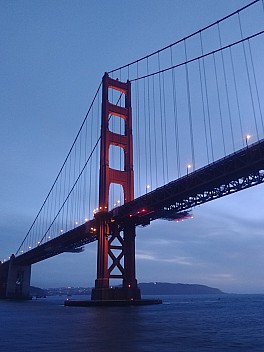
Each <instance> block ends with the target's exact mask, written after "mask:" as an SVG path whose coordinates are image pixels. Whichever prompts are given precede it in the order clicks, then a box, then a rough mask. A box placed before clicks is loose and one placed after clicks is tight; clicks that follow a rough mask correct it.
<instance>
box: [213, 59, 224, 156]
mask: <svg viewBox="0 0 264 352" xmlns="http://www.w3.org/2000/svg"><path fill="white" fill-rule="evenodd" d="M213 62H214V73H215V81H216V91H217V101H218V110H219V115H220V124H221V134H222V141H223V149H224V156H226V148H225V134H224V127H223V116H222V115H223V114H222V108H221V101H220V93H219V82H218V75H217V70H216V62H215V54H214V53H213Z"/></svg>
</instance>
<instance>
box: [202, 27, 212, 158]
mask: <svg viewBox="0 0 264 352" xmlns="http://www.w3.org/2000/svg"><path fill="white" fill-rule="evenodd" d="M200 43H201V51H202V55H204V50H203V38H202V34H201V32H200ZM202 63H203V76H204V85H205V96H206V108H207V109H206V110H207V116H208V127H209V137H210V145H211V154H212V161H214V147H213V139H212V128H211V117H210V109H209V99H208V87H207V79H206V70H205V61H204V57H203V58H202Z"/></svg>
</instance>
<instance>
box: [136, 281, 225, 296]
mask: <svg viewBox="0 0 264 352" xmlns="http://www.w3.org/2000/svg"><path fill="white" fill-rule="evenodd" d="M138 286H139V287H140V289H141V294H143V295H200V294H224V292H222V291H221V290H219V289H218V288H213V287H209V286H205V285H198V284H180V283H178V284H171V283H167V282H149V283H140V284H139V285H138Z"/></svg>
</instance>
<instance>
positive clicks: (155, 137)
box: [152, 76, 158, 187]
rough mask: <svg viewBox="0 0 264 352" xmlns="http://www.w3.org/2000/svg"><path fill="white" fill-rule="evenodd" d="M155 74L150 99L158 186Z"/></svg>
mask: <svg viewBox="0 0 264 352" xmlns="http://www.w3.org/2000/svg"><path fill="white" fill-rule="evenodd" d="M155 92H156V89H155V76H153V77H152V99H153V129H154V160H155V180H156V187H158V161H157V159H158V156H157V128H156V127H157V122H156V103H155V102H156V97H155Z"/></svg>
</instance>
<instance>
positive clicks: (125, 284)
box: [92, 73, 141, 301]
mask: <svg viewBox="0 0 264 352" xmlns="http://www.w3.org/2000/svg"><path fill="white" fill-rule="evenodd" d="M111 89H113V90H115V91H117V92H120V94H124V96H125V99H124V104H123V105H124V106H119V105H115V104H113V103H110V102H109V99H108V96H109V91H110V90H111ZM122 101H123V100H122ZM112 115H114V116H117V117H119V118H121V119H123V121H124V126H125V128H124V134H118V133H115V132H112V131H110V130H109V119H110V116H112ZM111 145H113V146H117V147H120V148H122V150H123V152H124V153H123V154H124V162H123V164H124V169H123V170H117V169H113V168H111V167H109V149H110V146H111ZM111 184H118V185H121V186H122V188H123V193H124V202H125V203H126V202H129V201H131V200H133V199H134V171H133V139H132V110H131V87H130V82H129V81H127V83H124V82H120V81H118V80H114V79H112V78H110V77H109V76H108V74H107V73H105V75H104V77H103V90H102V123H101V156H100V184H99V208H98V209H99V211H98V213H97V214H96V215H95V218H96V221H97V228H98V231H99V232H98V233H99V236H98V253H97V279H96V281H95V288H94V289H93V292H92V300H100V301H104V300H140V298H141V297H140V290H139V288H138V287H137V280H136V274H135V235H136V234H135V225H134V224H133V223H130V222H128V223H126V224H122V225H121V224H117V223H115V222H111V217H110V213H109V209H108V206H109V189H110V185H111ZM110 279H121V280H122V287H120V288H118V289H117V288H114V289H113V288H110V286H109V280H110Z"/></svg>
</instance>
